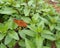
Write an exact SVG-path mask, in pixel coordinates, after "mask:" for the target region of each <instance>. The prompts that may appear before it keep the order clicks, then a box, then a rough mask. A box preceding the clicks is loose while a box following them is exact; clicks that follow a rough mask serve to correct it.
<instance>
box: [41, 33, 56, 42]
mask: <svg viewBox="0 0 60 48" xmlns="http://www.w3.org/2000/svg"><path fill="white" fill-rule="evenodd" d="M41 36H42V37H43V38H46V39H48V40H51V41H54V40H56V37H55V36H54V35H49V34H41Z"/></svg>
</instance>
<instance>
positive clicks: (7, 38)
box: [4, 35, 12, 45]
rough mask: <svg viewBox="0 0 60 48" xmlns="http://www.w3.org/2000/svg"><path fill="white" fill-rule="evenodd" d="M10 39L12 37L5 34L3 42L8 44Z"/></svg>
mask: <svg viewBox="0 0 60 48" xmlns="http://www.w3.org/2000/svg"><path fill="white" fill-rule="evenodd" d="M11 41H12V38H11V37H9V35H7V36H6V38H5V41H4V44H5V45H8V44H9V43H10V42H11Z"/></svg>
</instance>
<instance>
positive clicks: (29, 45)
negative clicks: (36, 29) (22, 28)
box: [25, 38, 35, 48]
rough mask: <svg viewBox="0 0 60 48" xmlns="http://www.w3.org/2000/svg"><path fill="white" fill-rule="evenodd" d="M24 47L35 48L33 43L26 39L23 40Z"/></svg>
mask: <svg viewBox="0 0 60 48" xmlns="http://www.w3.org/2000/svg"><path fill="white" fill-rule="evenodd" d="M25 45H26V48H35V47H34V45H33V43H32V42H31V41H30V40H28V39H26V38H25Z"/></svg>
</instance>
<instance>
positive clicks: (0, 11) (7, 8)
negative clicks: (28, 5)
mask: <svg viewBox="0 0 60 48" xmlns="http://www.w3.org/2000/svg"><path fill="white" fill-rule="evenodd" d="M15 12H16V11H15V10H14V9H12V8H9V7H4V8H2V9H1V10H0V13H1V14H8V15H11V14H13V13H15Z"/></svg>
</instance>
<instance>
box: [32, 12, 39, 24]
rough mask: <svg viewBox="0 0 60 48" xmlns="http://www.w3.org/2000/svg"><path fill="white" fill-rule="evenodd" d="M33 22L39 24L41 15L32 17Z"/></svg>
mask: <svg viewBox="0 0 60 48" xmlns="http://www.w3.org/2000/svg"><path fill="white" fill-rule="evenodd" d="M32 21H33V22H35V23H36V22H39V14H38V13H36V14H33V16H32Z"/></svg>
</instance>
